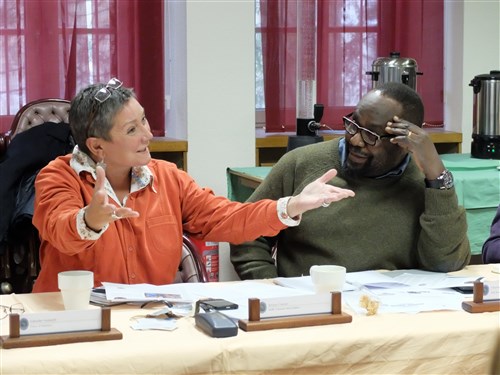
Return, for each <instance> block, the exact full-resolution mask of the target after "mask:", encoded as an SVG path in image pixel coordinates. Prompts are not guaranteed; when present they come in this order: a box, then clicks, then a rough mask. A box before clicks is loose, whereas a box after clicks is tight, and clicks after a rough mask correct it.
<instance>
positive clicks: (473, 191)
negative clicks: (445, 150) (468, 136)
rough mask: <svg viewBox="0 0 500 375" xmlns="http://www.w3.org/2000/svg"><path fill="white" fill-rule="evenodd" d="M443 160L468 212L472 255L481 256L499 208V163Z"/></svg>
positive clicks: (465, 156)
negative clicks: (451, 174)
mask: <svg viewBox="0 0 500 375" xmlns="http://www.w3.org/2000/svg"><path fill="white" fill-rule="evenodd" d="M441 159H442V160H443V163H444V165H445V166H446V168H448V169H449V170H450V171H451V172H452V173H453V177H454V179H455V189H456V191H457V196H458V202H459V203H460V204H461V205H463V206H464V207H465V209H466V213H467V225H468V230H467V235H468V236H469V241H470V244H471V250H472V254H481V248H482V246H483V243H484V241H485V240H486V238H487V237H488V235H489V233H490V227H491V222H492V220H493V217H494V216H495V213H496V210H497V207H498V205H499V204H500V160H489V159H476V158H472V157H471V155H470V154H444V155H441Z"/></svg>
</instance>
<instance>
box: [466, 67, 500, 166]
mask: <svg viewBox="0 0 500 375" xmlns="http://www.w3.org/2000/svg"><path fill="white" fill-rule="evenodd" d="M469 86H472V88H473V90H474V102H473V103H474V107H473V115H472V120H473V123H472V129H473V130H472V145H471V156H472V157H475V158H480V159H500V70H492V71H490V73H489V74H480V75H477V76H475V77H474V78H473V79H472V80H471V82H470V84H469Z"/></svg>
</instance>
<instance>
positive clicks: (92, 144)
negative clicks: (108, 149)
mask: <svg viewBox="0 0 500 375" xmlns="http://www.w3.org/2000/svg"><path fill="white" fill-rule="evenodd" d="M85 144H86V145H87V147H88V149H89V151H90V153H91V154H92V155H95V156H96V157H97V158H98V159H99V160H100V159H102V158H103V157H104V150H103V148H102V139H101V138H96V137H88V138H87V140H86V141H85ZM92 155H90V156H92Z"/></svg>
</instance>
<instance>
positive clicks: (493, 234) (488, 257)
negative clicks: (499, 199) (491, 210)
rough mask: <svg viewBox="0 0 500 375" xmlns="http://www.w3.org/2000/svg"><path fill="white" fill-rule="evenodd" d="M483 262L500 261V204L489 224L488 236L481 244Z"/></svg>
mask: <svg viewBox="0 0 500 375" xmlns="http://www.w3.org/2000/svg"><path fill="white" fill-rule="evenodd" d="M483 263H500V205H499V206H498V210H497V213H496V215H495V217H494V219H493V223H492V224H491V231H490V236H489V237H488V239H487V240H486V242H485V243H484V245H483Z"/></svg>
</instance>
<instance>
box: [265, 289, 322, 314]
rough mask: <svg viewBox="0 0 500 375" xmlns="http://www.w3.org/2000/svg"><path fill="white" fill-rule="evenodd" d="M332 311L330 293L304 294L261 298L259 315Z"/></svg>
mask: <svg viewBox="0 0 500 375" xmlns="http://www.w3.org/2000/svg"><path fill="white" fill-rule="evenodd" d="M331 312H332V295H331V293H318V294H306V295H302V296H293V297H275V298H262V299H261V300H260V317H261V318H276V317H283V316H296V315H308V314H325V313H331Z"/></svg>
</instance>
